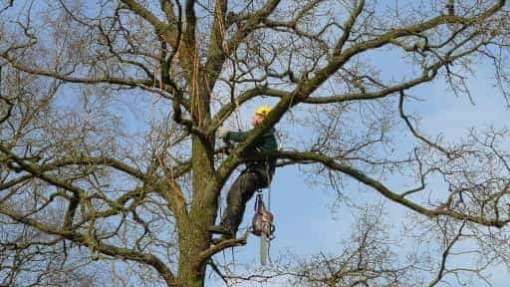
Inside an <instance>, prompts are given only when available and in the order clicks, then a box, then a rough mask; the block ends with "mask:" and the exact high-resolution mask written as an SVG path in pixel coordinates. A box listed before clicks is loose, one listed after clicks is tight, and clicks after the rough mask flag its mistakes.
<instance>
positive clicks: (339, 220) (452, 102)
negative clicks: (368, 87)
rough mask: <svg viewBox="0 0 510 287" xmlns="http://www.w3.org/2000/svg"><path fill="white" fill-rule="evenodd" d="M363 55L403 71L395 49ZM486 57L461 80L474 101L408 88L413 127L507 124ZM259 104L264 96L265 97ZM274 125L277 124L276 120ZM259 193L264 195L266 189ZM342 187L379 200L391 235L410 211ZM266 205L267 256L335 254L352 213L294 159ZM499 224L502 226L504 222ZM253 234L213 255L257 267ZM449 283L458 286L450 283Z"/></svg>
mask: <svg viewBox="0 0 510 287" xmlns="http://www.w3.org/2000/svg"><path fill="white" fill-rule="evenodd" d="M370 60H371V61H373V62H374V63H375V64H376V65H377V66H379V67H381V68H383V69H384V70H385V71H386V72H387V73H388V76H387V77H392V76H395V75H398V74H399V73H402V71H403V68H404V67H405V66H403V65H398V64H395V63H398V62H400V60H399V59H398V56H396V55H391V54H384V53H381V54H377V55H373V56H371V59H370ZM488 64H489V63H486V62H481V63H478V64H476V65H475V69H474V74H473V75H471V76H470V77H469V78H468V79H467V83H468V86H469V88H470V90H471V92H472V96H473V102H471V100H470V99H468V98H467V97H462V96H461V97H458V96H456V95H455V94H453V92H451V91H450V90H449V89H448V88H447V85H446V84H445V82H444V81H441V80H438V81H435V82H433V83H431V84H425V85H422V86H420V87H418V88H415V89H411V90H409V91H408V92H409V93H410V94H411V95H413V96H417V97H419V98H422V99H426V101H415V102H412V101H409V102H406V112H407V113H408V114H411V113H412V114H413V115H418V116H419V118H420V121H419V122H418V125H417V126H416V127H417V128H418V130H419V131H421V132H422V133H424V134H425V135H427V136H429V138H431V139H434V138H436V137H437V136H440V135H442V136H443V137H445V138H447V139H448V140H449V141H456V140H459V139H461V138H462V137H463V136H465V135H466V134H467V132H468V131H469V130H470V129H471V128H477V129H480V130H483V129H486V128H489V127H495V128H503V127H505V126H508V119H509V118H510V117H509V116H510V110H509V108H508V106H507V103H506V102H505V99H504V97H503V96H502V95H501V93H500V91H499V90H498V89H497V88H495V87H494V85H493V83H494V79H493V75H492V74H491V70H490V69H489V68H488V66H487V65H488ZM404 70H405V68H404ZM261 103H265V102H264V100H262V101H261ZM266 103H270V101H269V100H266ZM249 115H250V114H249V110H244V111H243V113H242V117H243V120H242V121H243V125H244V126H248V124H249V119H248V117H249ZM297 116H299V114H298V115H297ZM278 128H280V129H281V128H282V127H281V126H279V127H278V126H277V129H278ZM283 128H285V127H283ZM300 132H302V131H300ZM302 137H304V138H306V137H307V134H306V132H305V133H303V132H302ZM283 145H285V143H283ZM384 183H385V184H388V186H391V187H395V188H396V190H403V189H404V188H403V187H402V186H405V185H406V184H407V183H406V182H404V181H402V180H401V179H400V178H399V177H389V179H388V180H386V181H384ZM430 184H431V185H429V186H434V183H430ZM436 187H437V188H439V189H441V188H443V189H442V191H444V186H441V185H437V184H436ZM264 192H265V193H266V194H267V190H265V191H264ZM342 192H344V193H347V194H348V195H349V196H350V197H352V198H353V200H354V201H355V202H359V203H360V202H365V203H368V204H374V205H375V204H382V205H383V206H384V211H385V215H386V218H385V222H386V223H389V226H391V227H392V229H391V234H392V236H395V238H398V234H399V232H402V229H401V226H402V224H404V220H403V218H406V217H407V216H408V215H409V211H408V210H407V209H405V208H403V207H401V206H398V205H396V204H394V203H391V202H389V201H388V200H386V199H385V198H383V197H382V196H380V195H379V194H377V193H376V192H374V191H371V190H370V189H366V188H364V187H363V186H361V185H359V184H352V183H351V184H348V185H347V186H346V189H345V190H342ZM253 204H254V200H253V199H252V200H251V201H250V202H249V203H248V206H247V212H246V214H245V216H244V222H243V224H242V225H241V226H242V227H247V226H248V225H249V224H250V220H251V218H252V216H253V210H252V206H253ZM271 208H272V211H273V213H274V214H275V218H276V219H275V223H276V226H277V229H276V234H275V235H276V238H275V239H274V240H273V241H272V243H271V257H273V258H280V257H285V256H288V255H289V254H292V255H293V256H297V257H299V258H305V257H307V256H310V255H316V254H319V253H325V254H339V253H340V252H341V251H342V249H343V247H344V243H345V242H346V241H348V240H349V238H350V236H351V228H352V226H353V224H354V223H355V219H356V216H355V214H353V210H352V209H349V208H346V206H345V205H344V204H342V203H338V197H337V195H336V193H335V191H332V190H327V188H323V187H319V186H313V185H310V184H309V181H307V180H305V179H304V177H303V176H302V174H301V173H300V171H299V168H298V167H296V166H290V167H284V168H280V169H278V170H277V172H276V176H275V178H274V180H273V183H272V185H271ZM505 229H507V230H508V228H507V227H506V228H505ZM258 240H259V239H258V238H257V237H254V236H250V237H249V240H248V244H247V245H246V246H245V247H241V248H237V249H236V250H235V252H234V257H233V255H232V252H231V251H230V250H228V251H226V252H224V253H223V254H219V255H217V256H216V257H215V260H218V261H219V262H221V263H228V262H231V261H232V259H234V260H235V262H237V263H240V264H241V265H244V266H240V267H239V268H238V269H237V270H244V269H243V268H244V267H246V266H251V267H253V266H257V265H259V263H258V260H259V259H258V254H259V250H258V248H259V242H258ZM395 250H397V251H398V250H401V251H405V250H406V247H405V246H400V247H396V249H395ZM457 260H458V259H457ZM450 263H451V264H453V265H455V264H456V263H462V264H465V263H466V262H465V261H463V262H458V261H456V260H452V261H451V262H450ZM468 264H476V263H475V262H470V263H468ZM488 270H489V272H486V274H489V276H490V278H491V280H490V281H491V283H492V284H493V285H492V286H494V287H507V286H509V285H508V284H509V282H510V275H509V274H510V273H509V270H508V269H507V268H506V267H505V266H503V265H494V266H493V267H491V268H489V269H488ZM216 279H217V277H216ZM209 283H210V284H209V285H208V286H224V283H222V282H221V281H218V280H210V281H209ZM282 284H284V283H282V282H278V281H275V282H274V283H264V284H256V283H246V284H241V285H240V286H259V285H260V286H282ZM471 284H475V285H468V286H485V285H479V284H482V283H481V282H476V283H471ZM439 286H441V285H439ZM450 286H452V287H457V286H460V285H455V283H453V284H451V285H450Z"/></svg>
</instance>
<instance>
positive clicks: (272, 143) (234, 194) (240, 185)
mask: <svg viewBox="0 0 510 287" xmlns="http://www.w3.org/2000/svg"><path fill="white" fill-rule="evenodd" d="M270 111H271V107H269V106H260V107H258V108H257V109H256V110H255V114H254V115H253V117H252V121H251V123H252V125H253V127H254V128H256V127H258V126H259V125H260V124H261V123H262V122H263V121H264V119H265V117H266V116H267V114H269V112H270ZM249 133H250V131H245V132H232V131H227V130H224V129H222V128H220V129H219V130H218V136H219V137H220V138H222V139H224V140H225V141H226V142H229V141H233V142H238V143H239V142H242V141H244V140H245V139H246V138H247V136H248V134H249ZM277 149H278V143H277V141H276V136H275V130H274V128H271V129H270V130H269V131H267V132H266V133H264V134H262V135H261V136H260V137H259V138H258V139H257V140H255V142H254V143H253V145H252V146H251V147H250V148H249V149H248V150H247V151H246V155H254V154H257V153H265V152H274V151H276V150H277ZM275 168H276V159H274V158H266V159H264V160H258V161H248V162H247V163H246V168H245V169H244V170H243V171H242V172H241V174H240V175H239V176H238V177H237V179H236V180H235V182H234V183H233V185H232V187H231V188H230V190H229V192H228V195H227V208H226V210H225V212H224V214H223V218H222V219H221V223H220V225H214V226H211V227H210V228H209V230H210V231H211V232H212V233H218V234H223V236H224V238H233V237H234V236H235V234H236V233H237V229H238V228H239V225H240V224H241V221H242V219H243V214H244V210H245V208H246V203H247V202H248V201H249V200H250V198H251V197H252V196H253V194H254V193H255V191H257V190H258V189H260V188H264V187H268V186H269V184H270V183H271V180H272V178H273V175H274V172H275Z"/></svg>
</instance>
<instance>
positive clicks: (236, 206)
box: [221, 170, 269, 234]
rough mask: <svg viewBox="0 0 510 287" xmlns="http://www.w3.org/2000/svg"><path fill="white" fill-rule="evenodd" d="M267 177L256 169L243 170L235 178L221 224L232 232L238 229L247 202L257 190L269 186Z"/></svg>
mask: <svg viewBox="0 0 510 287" xmlns="http://www.w3.org/2000/svg"><path fill="white" fill-rule="evenodd" d="M268 184H269V182H268V180H267V178H266V177H265V176H263V175H261V174H260V173H259V172H257V171H254V170H245V171H243V172H242V173H241V174H240V175H239V176H238V177H237V179H236V180H235V182H234V184H233V185H232V187H230V190H229V191H228V195H227V209H226V210H225V212H224V214H223V219H222V220H221V225H223V227H225V228H226V229H227V230H229V231H231V232H232V233H234V234H235V233H237V229H238V228H239V225H240V224H241V221H242V220H243V215H244V210H245V209H246V203H247V202H248V201H249V200H250V198H252V197H253V194H254V193H255V191H257V190H258V189H260V188H264V187H267V186H268Z"/></svg>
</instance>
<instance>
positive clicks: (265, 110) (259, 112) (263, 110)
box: [255, 106, 272, 117]
mask: <svg viewBox="0 0 510 287" xmlns="http://www.w3.org/2000/svg"><path fill="white" fill-rule="evenodd" d="M271 110H272V108H271V107H270V106H260V107H258V108H257V109H256V110H255V114H256V115H259V116H263V117H265V116H267V114H269V112H271Z"/></svg>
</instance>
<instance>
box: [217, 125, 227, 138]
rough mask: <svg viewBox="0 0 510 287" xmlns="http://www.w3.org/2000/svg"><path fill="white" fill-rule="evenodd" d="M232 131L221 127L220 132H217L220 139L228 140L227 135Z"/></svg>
mask: <svg viewBox="0 0 510 287" xmlns="http://www.w3.org/2000/svg"><path fill="white" fill-rule="evenodd" d="M229 132H230V131H229V130H227V129H226V128H224V127H219V128H218V131H217V134H218V137H219V138H221V139H226V138H227V134H228V133H229Z"/></svg>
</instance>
